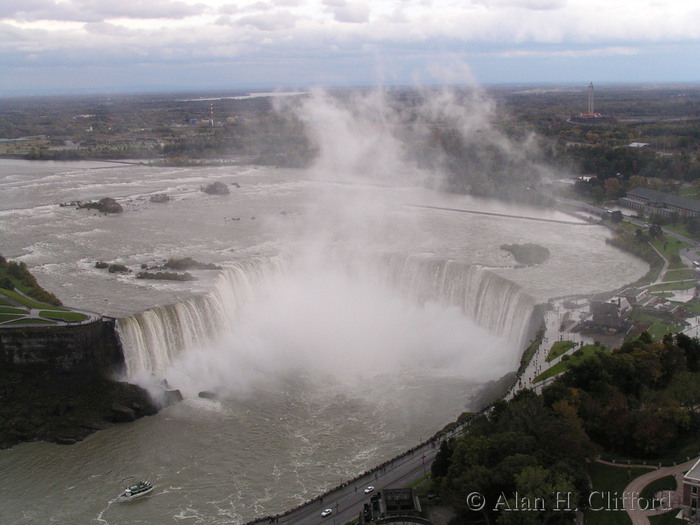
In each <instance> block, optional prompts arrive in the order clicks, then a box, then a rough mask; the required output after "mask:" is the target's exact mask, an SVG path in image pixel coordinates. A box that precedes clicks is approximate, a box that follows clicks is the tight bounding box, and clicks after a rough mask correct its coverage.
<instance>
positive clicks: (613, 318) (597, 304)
mask: <svg viewBox="0 0 700 525" xmlns="http://www.w3.org/2000/svg"><path fill="white" fill-rule="evenodd" d="M631 310H632V307H631V306H630V303H629V301H628V300H627V299H625V298H624V297H614V298H612V299H610V300H609V301H604V302H602V301H593V302H592V303H591V313H592V314H593V322H594V323H595V324H597V325H599V326H605V327H608V328H617V327H619V326H620V325H621V324H622V323H623V322H624V321H625V319H627V315H628V314H629V313H630V311H631Z"/></svg>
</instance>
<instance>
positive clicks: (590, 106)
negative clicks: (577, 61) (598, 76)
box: [588, 82, 593, 115]
mask: <svg viewBox="0 0 700 525" xmlns="http://www.w3.org/2000/svg"><path fill="white" fill-rule="evenodd" d="M588 114H589V115H593V82H591V83H590V84H588Z"/></svg>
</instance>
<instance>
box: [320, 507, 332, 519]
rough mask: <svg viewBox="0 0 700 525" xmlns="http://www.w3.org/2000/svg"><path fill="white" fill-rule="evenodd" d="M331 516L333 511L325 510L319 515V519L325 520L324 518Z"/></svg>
mask: <svg viewBox="0 0 700 525" xmlns="http://www.w3.org/2000/svg"><path fill="white" fill-rule="evenodd" d="M331 514H333V509H326V510H324V511H323V512H322V513H321V517H322V518H325V517H326V516H330V515H331Z"/></svg>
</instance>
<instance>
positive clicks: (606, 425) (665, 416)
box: [432, 332, 700, 524]
mask: <svg viewBox="0 0 700 525" xmlns="http://www.w3.org/2000/svg"><path fill="white" fill-rule="evenodd" d="M698 405H700V341H698V339H695V338H689V337H687V336H685V335H683V334H676V335H675V336H671V335H668V336H666V337H665V338H664V339H663V340H662V341H653V340H652V339H651V337H650V336H649V335H648V334H647V333H646V332H644V333H643V334H642V335H641V336H640V337H638V338H637V339H635V340H632V341H628V342H626V343H624V344H623V345H622V346H621V347H620V348H619V349H616V350H615V351H614V352H612V353H611V352H607V351H598V352H597V353H595V354H594V355H592V356H591V357H588V358H587V359H585V360H583V361H582V362H580V363H578V364H575V365H572V366H571V368H570V370H569V371H568V372H566V373H565V374H563V375H562V376H560V378H559V379H557V380H556V381H555V382H554V383H553V384H552V385H551V386H549V387H547V388H545V389H544V391H543V393H542V395H541V396H538V395H536V394H534V393H533V392H532V391H529V390H525V391H521V392H519V393H518V394H517V395H516V396H514V398H513V399H512V400H510V401H503V400H501V401H498V402H497V403H496V404H495V405H494V406H493V408H492V409H491V410H490V411H489V412H487V413H485V414H483V415H479V416H477V417H475V418H474V419H473V420H472V421H471V422H470V424H469V425H468V426H466V427H465V429H464V430H463V433H462V435H461V436H460V437H458V438H456V439H452V440H450V441H447V442H444V443H443V444H442V446H441V448H440V451H439V453H438V455H437V457H436V459H435V462H434V463H433V467H432V474H433V478H434V479H435V480H436V485H437V489H438V490H439V492H440V493H441V495H442V497H443V498H444V499H446V501H448V502H449V503H450V504H451V505H452V506H453V507H454V508H455V509H456V510H457V511H458V513H459V514H460V517H461V519H462V521H463V522H465V523H478V522H489V523H499V524H511V523H548V524H554V523H571V519H572V514H571V512H569V511H570V510H571V509H572V508H575V507H578V508H579V509H582V508H584V507H585V503H586V497H585V495H586V494H588V493H589V492H590V487H589V486H588V485H589V482H588V478H587V467H586V464H587V462H588V461H590V460H591V459H592V458H594V457H595V456H597V455H599V454H601V453H602V452H609V453H615V454H619V455H624V456H626V457H632V458H658V457H660V456H662V455H673V453H674V452H676V451H678V450H680V449H682V448H683V447H684V446H685V445H687V444H689V443H695V444H696V445H697V442H698V437H699V436H700V414H698V413H697V412H696V411H695V408H696V407H697V406H698ZM695 450H697V449H695ZM474 492H478V493H479V494H481V495H482V496H483V501H484V503H485V504H484V506H483V508H476V509H475V506H474V502H473V501H469V500H468V499H467V496H468V495H469V494H471V493H474ZM538 498H539V499H538ZM518 500H520V501H518ZM523 504H525V505H540V507H541V508H537V509H535V510H537V511H538V512H504V510H507V508H516V507H517V506H518V505H520V506H521V508H522V505H523Z"/></svg>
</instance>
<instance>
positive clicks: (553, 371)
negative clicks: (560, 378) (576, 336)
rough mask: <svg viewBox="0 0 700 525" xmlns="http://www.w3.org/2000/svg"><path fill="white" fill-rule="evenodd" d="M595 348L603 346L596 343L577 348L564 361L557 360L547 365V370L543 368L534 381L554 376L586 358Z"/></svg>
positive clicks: (602, 348) (599, 348)
mask: <svg viewBox="0 0 700 525" xmlns="http://www.w3.org/2000/svg"><path fill="white" fill-rule="evenodd" d="M597 350H604V347H601V346H596V345H586V346H584V347H582V348H580V349H579V350H577V351H576V352H574V353H573V354H571V358H570V359H567V360H566V361H559V362H558V363H557V364H556V365H554V366H551V367H549V368H548V369H547V370H545V371H544V372H542V373H541V374H540V375H538V376H537V377H536V378H535V383H538V382H540V381H544V380H545V379H547V378H550V377H554V376H555V375H557V374H560V373H561V372H564V371H566V370H568V368H569V367H570V366H571V365H573V364H578V363H580V362H581V361H583V360H585V359H587V358H588V357H590V356H592V355H593V354H595V352H596V351H597ZM579 352H580V353H579ZM577 354H578V355H577Z"/></svg>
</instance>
